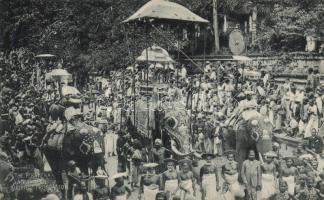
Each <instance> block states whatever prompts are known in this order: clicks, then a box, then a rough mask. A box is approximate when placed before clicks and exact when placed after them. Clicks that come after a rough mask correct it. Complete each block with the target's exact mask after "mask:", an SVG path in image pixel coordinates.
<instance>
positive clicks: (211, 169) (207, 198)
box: [200, 153, 220, 200]
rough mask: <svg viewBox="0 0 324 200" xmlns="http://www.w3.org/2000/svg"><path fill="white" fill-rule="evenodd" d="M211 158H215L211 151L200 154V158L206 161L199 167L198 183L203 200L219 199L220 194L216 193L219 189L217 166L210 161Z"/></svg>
mask: <svg viewBox="0 0 324 200" xmlns="http://www.w3.org/2000/svg"><path fill="white" fill-rule="evenodd" d="M213 158H215V155H214V154H211V153H205V154H203V155H202V159H204V160H205V161H206V164H204V165H203V166H202V167H201V169H200V183H201V189H202V199H203V200H217V199H220V195H219V194H217V192H218V191H219V190H220V182H219V177H218V172H217V167H216V166H215V164H214V163H213V162H212V159H213ZM215 187H216V188H215Z"/></svg>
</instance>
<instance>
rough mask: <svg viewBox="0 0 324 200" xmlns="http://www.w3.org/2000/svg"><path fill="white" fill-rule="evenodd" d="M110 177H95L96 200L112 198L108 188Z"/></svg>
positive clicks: (94, 194) (94, 193)
mask: <svg viewBox="0 0 324 200" xmlns="http://www.w3.org/2000/svg"><path fill="white" fill-rule="evenodd" d="M107 179H108V176H105V175H98V176H95V182H96V184H97V187H96V188H95V189H94V190H93V191H92V194H93V199H94V200H106V199H108V198H109V196H110V191H109V187H107V186H106V180H107Z"/></svg>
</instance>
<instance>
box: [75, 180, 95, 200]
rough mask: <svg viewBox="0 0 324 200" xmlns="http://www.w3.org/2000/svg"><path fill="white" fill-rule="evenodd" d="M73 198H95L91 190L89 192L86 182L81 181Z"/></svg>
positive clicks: (86, 199)
mask: <svg viewBox="0 0 324 200" xmlns="http://www.w3.org/2000/svg"><path fill="white" fill-rule="evenodd" d="M73 200H94V199H93V196H92V194H91V193H90V192H87V187H86V184H85V183H84V182H82V183H81V185H80V186H79V188H78V189H77V192H76V194H75V195H74V198H73Z"/></svg>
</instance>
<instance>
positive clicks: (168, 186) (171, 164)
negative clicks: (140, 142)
mask: <svg viewBox="0 0 324 200" xmlns="http://www.w3.org/2000/svg"><path fill="white" fill-rule="evenodd" d="M164 163H166V165H167V171H165V172H163V173H162V175H161V180H162V184H161V186H162V189H163V190H164V191H165V192H166V193H167V197H168V198H167V199H168V200H172V199H173V196H175V195H176V191H177V189H178V187H179V184H178V173H177V170H176V169H175V165H176V163H177V161H176V160H174V159H172V158H167V159H165V160H164Z"/></svg>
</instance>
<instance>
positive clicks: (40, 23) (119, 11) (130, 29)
mask: <svg viewBox="0 0 324 200" xmlns="http://www.w3.org/2000/svg"><path fill="white" fill-rule="evenodd" d="M146 2H148V0H132V1H131V2H130V1H129V0H79V1H77V0H57V1H56V0H55V1H45V0H10V1H7V0H0V9H1V10H0V25H1V26H2V27H1V28H2V30H3V32H4V41H5V43H4V48H5V49H6V50H12V49H16V48H20V47H25V48H28V49H29V50H30V51H32V52H35V53H53V54H56V55H58V56H59V57H61V58H63V59H64V65H65V67H69V68H71V69H72V70H76V71H82V72H83V73H86V72H89V71H91V70H95V71H98V72H107V71H109V70H110V69H113V68H117V67H125V66H126V65H128V64H130V63H133V61H134V58H135V56H138V55H140V53H141V51H142V50H143V49H145V48H146V47H148V46H150V45H152V44H154V43H155V44H158V45H160V46H162V47H165V48H167V49H168V50H170V51H174V50H175V43H176V41H178V40H179V37H178V36H179V32H181V31H179V30H180V29H178V28H177V27H174V26H173V28H171V29H170V28H169V29H163V33H162V35H164V37H161V33H160V32H158V31H156V30H154V29H151V30H150V31H149V32H150V33H149V34H145V28H144V25H141V24H137V25H136V26H134V25H123V24H121V22H122V21H123V20H124V19H126V18H127V17H128V16H130V15H131V14H132V13H134V12H135V11H136V10H137V9H139V8H140V7H141V6H142V5H144V4H145V3H146ZM175 2H178V3H180V4H182V5H184V6H186V7H188V8H189V9H190V10H192V11H194V12H195V13H197V14H198V15H201V16H202V17H204V18H207V19H209V20H212V9H211V8H212V1H211V0H209V1H205V0H175ZM218 2H219V5H218V6H219V9H220V10H221V11H222V12H235V11H236V10H238V9H239V8H241V7H242V6H243V7H244V9H245V10H249V9H252V7H254V6H257V8H258V16H259V17H260V18H261V19H262V20H261V21H260V23H259V24H258V29H259V30H258V32H259V34H258V38H257V40H256V42H255V46H257V47H258V49H259V50H260V51H278V50H282V49H283V50H287V51H288V50H300V49H302V48H304V44H302V43H301V42H300V41H302V40H301V38H304V36H305V33H309V34H316V35H319V36H323V30H324V28H323V27H324V26H323V23H324V22H323V21H322V20H321V19H323V17H324V14H323V10H324V7H323V1H322V0H303V1H295V0H282V1H275V3H273V1H272V0H262V1H261V0H239V1H238V0H219V1H218ZM1 20H2V21H1ZM165 38H169V40H171V41H172V42H171V43H170V41H168V40H166V39H165ZM179 41H180V43H179V46H180V47H181V48H185V47H186V46H188V41H185V40H179ZM303 41H304V39H303ZM296 44H297V45H296ZM298 44H300V45H298Z"/></svg>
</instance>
